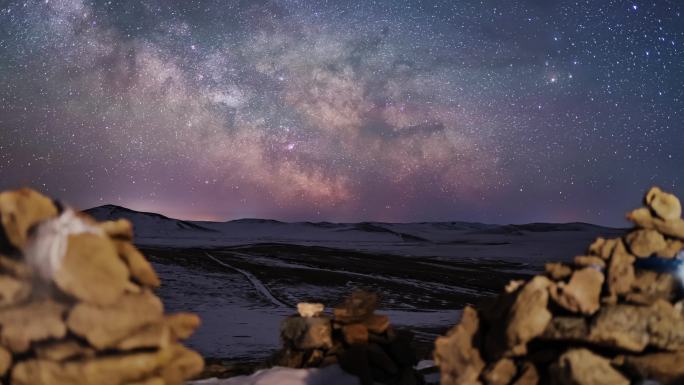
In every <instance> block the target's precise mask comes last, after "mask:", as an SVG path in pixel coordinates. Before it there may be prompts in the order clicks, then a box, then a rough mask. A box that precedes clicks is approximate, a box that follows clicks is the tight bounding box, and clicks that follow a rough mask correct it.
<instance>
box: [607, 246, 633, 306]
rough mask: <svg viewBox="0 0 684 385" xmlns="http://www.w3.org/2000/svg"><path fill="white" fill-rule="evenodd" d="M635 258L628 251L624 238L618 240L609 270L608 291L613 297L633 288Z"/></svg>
mask: <svg viewBox="0 0 684 385" xmlns="http://www.w3.org/2000/svg"><path fill="white" fill-rule="evenodd" d="M635 259H636V258H635V257H634V256H633V255H631V254H629V253H628V252H627V249H626V247H625V245H624V243H623V242H622V240H620V241H618V242H616V244H615V247H614V249H613V253H612V256H611V258H610V261H609V263H608V271H607V280H608V282H607V286H608V293H609V295H610V296H611V297H615V296H617V295H622V294H625V293H627V292H629V291H630V290H631V289H632V283H633V282H634V274H635V273H634V261H635Z"/></svg>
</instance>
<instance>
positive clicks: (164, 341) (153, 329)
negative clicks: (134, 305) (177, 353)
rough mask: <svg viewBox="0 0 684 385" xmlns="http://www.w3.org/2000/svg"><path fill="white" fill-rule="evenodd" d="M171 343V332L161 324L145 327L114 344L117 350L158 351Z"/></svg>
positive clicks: (166, 326)
mask: <svg viewBox="0 0 684 385" xmlns="http://www.w3.org/2000/svg"><path fill="white" fill-rule="evenodd" d="M171 342H172V338H171V330H170V328H169V327H168V325H167V324H166V323H165V322H163V321H160V322H157V323H152V324H148V325H145V326H143V327H141V328H140V329H137V330H135V331H133V332H132V333H131V334H129V335H127V336H126V337H125V338H123V339H122V340H120V341H118V342H117V343H116V346H115V348H116V349H117V350H135V349H152V348H154V349H160V348H165V347H167V346H168V345H170V344H171Z"/></svg>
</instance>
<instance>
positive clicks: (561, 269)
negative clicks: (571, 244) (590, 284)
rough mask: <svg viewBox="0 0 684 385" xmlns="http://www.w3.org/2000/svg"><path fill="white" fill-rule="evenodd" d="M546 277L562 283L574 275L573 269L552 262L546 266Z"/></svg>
mask: <svg viewBox="0 0 684 385" xmlns="http://www.w3.org/2000/svg"><path fill="white" fill-rule="evenodd" d="M544 270H545V271H546V275H548V276H549V278H551V279H552V280H554V281H560V280H562V279H566V278H568V277H569V276H570V275H572V268H571V267H570V266H568V265H565V264H563V263H560V262H551V263H546V264H545V265H544Z"/></svg>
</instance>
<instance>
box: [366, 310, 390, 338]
mask: <svg viewBox="0 0 684 385" xmlns="http://www.w3.org/2000/svg"><path fill="white" fill-rule="evenodd" d="M363 324H364V325H365V326H366V328H368V331H369V332H371V333H375V334H382V333H384V332H386V331H387V329H388V328H389V326H390V321H389V317H387V316H386V315H380V314H373V315H372V316H370V317H368V319H366V320H365V321H364V322H363Z"/></svg>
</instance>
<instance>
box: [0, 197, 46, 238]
mask: <svg viewBox="0 0 684 385" xmlns="http://www.w3.org/2000/svg"><path fill="white" fill-rule="evenodd" d="M55 216H57V207H56V206H55V205H54V203H52V200H51V199H50V198H48V197H46V196H44V195H42V194H39V193H37V192H35V191H33V190H31V189H27V188H24V189H20V190H16V191H6V192H3V193H0V221H1V222H2V226H3V227H4V229H5V234H6V235H7V239H8V240H9V241H10V243H12V245H14V246H15V247H17V248H18V249H20V250H21V249H23V248H24V246H26V240H27V238H28V232H29V229H31V227H33V226H35V225H37V224H38V223H40V222H42V221H44V220H46V219H49V218H53V217H55Z"/></svg>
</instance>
